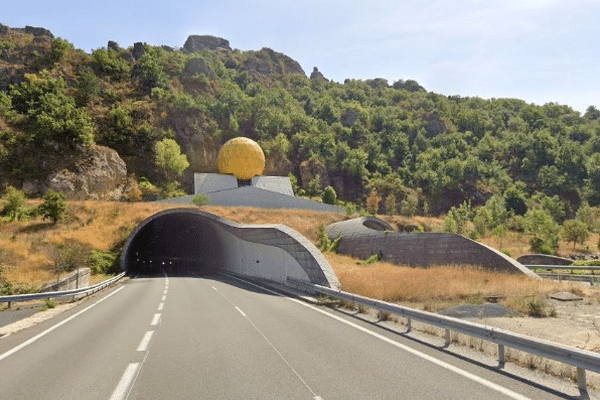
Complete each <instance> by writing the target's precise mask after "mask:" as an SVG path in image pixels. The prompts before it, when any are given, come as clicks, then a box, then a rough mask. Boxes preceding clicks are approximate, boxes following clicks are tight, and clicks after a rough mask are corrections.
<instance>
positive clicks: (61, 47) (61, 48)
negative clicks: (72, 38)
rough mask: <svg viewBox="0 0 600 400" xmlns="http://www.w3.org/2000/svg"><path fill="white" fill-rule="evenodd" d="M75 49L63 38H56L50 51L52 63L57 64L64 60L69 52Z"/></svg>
mask: <svg viewBox="0 0 600 400" xmlns="http://www.w3.org/2000/svg"><path fill="white" fill-rule="evenodd" d="M72 49H73V45H72V44H71V43H69V42H68V41H67V40H65V39H62V38H56V39H54V40H53V41H52V47H51V49H50V55H51V58H52V62H54V63H56V62H59V61H60V60H62V59H63V58H64V57H65V56H66V55H67V52H68V51H69V50H72Z"/></svg>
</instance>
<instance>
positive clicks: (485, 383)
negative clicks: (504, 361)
mask: <svg viewBox="0 0 600 400" xmlns="http://www.w3.org/2000/svg"><path fill="white" fill-rule="evenodd" d="M223 275H225V276H228V277H230V278H234V279H237V280H240V281H242V282H245V283H247V284H249V285H252V286H255V287H257V288H260V289H262V290H264V291H267V292H269V293H273V294H276V295H278V296H281V293H277V292H275V291H273V290H270V289H267V288H265V287H263V286H260V285H257V284H255V283H253V282H249V281H246V280H244V279H241V278H238V277H236V276H231V275H226V274H223ZM288 299H289V300H291V301H293V302H296V303H298V304H301V305H303V306H304V307H308V308H310V309H312V310H315V311H317V312H320V313H321V314H324V315H326V316H328V317H330V318H333V319H335V320H338V321H340V322H342V323H344V324H346V325H349V326H351V327H353V328H356V329H358V330H360V331H362V332H364V333H366V334H369V335H371V336H373V337H376V338H377V339H380V340H383V341H384V342H386V343H389V344H391V345H393V346H395V347H397V348H399V349H402V350H404V351H406V352H409V353H411V354H413V355H415V356H417V357H421V358H423V359H425V360H427V361H429V362H431V363H433V364H436V365H437V366H439V367H442V368H445V369H447V370H449V371H452V372H454V373H456V374H458V375H461V376H463V377H465V378H467V379H470V380H472V381H474V382H477V383H479V384H481V385H483V386H485V387H487V388H489V389H492V390H495V391H497V392H499V393H502V394H504V395H506V396H508V397H510V398H513V399H516V400H530V399H529V397H526V396H523V395H520V394H519V393H517V392H513V391H512V390H509V389H506V388H504V387H502V386H500V385H497V384H495V383H494V382H491V381H488V380H487V379H484V378H481V377H479V376H477V375H474V374H472V373H470V372H467V371H465V370H462V369H460V368H458V367H455V366H454V365H452V364H448V363H446V362H444V361H441V360H438V359H437V358H435V357H432V356H429V355H427V354H425V353H422V352H420V351H418V350H415V349H413V348H411V347H408V346H406V345H403V344H401V343H398V342H396V341H394V340H392V339H390V338H388V337H385V336H383V335H380V334H379V333H376V332H373V331H371V330H369V329H367V328H364V327H362V326H360V325H358V324H355V323H354V322H351V321H347V320H345V319H344V318H342V317H339V316H337V315H334V314H330V313H328V312H327V311H324V310H321V309H320V308H317V307H315V306H313V305H310V304H308V303H305V302H303V301H301V300H297V299H293V298H291V297H288Z"/></svg>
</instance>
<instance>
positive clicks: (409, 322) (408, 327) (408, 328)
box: [406, 318, 412, 333]
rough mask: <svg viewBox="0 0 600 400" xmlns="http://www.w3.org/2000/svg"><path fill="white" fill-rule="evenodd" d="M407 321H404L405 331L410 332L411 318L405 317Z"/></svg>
mask: <svg viewBox="0 0 600 400" xmlns="http://www.w3.org/2000/svg"><path fill="white" fill-rule="evenodd" d="M407 320H408V321H406V333H408V332H410V331H411V330H412V319H410V318H407Z"/></svg>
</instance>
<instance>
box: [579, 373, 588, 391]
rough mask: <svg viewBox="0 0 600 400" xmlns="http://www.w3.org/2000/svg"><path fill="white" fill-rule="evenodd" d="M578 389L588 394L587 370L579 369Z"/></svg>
mask: <svg viewBox="0 0 600 400" xmlns="http://www.w3.org/2000/svg"><path fill="white" fill-rule="evenodd" d="M577 387H578V388H579V390H580V391H582V392H584V391H585V392H587V383H586V381H585V369H583V368H581V367H577Z"/></svg>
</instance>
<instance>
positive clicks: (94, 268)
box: [89, 250, 120, 275]
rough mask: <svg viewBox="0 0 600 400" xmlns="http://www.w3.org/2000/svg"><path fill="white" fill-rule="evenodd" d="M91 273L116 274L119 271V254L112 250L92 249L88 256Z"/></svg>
mask: <svg viewBox="0 0 600 400" xmlns="http://www.w3.org/2000/svg"><path fill="white" fill-rule="evenodd" d="M89 263H90V270H91V272H92V274H94V275H95V274H116V273H119V272H120V268H119V254H118V253H117V252H113V251H98V250H92V251H91V252H90V256H89Z"/></svg>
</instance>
